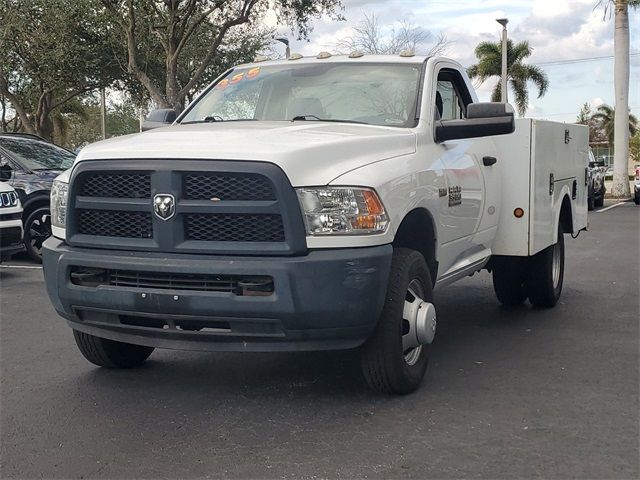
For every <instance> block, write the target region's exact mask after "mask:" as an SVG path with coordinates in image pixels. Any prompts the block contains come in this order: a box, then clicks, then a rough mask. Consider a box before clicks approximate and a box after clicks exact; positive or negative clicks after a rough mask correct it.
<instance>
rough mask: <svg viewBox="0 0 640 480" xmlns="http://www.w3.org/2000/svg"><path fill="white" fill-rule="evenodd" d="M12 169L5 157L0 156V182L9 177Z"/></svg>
mask: <svg viewBox="0 0 640 480" xmlns="http://www.w3.org/2000/svg"><path fill="white" fill-rule="evenodd" d="M12 172H13V169H12V168H11V164H10V163H9V162H8V161H7V159H5V158H0V182H6V181H7V180H10V179H11V173H12Z"/></svg>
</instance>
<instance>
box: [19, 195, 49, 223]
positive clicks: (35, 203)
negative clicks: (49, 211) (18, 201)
mask: <svg viewBox="0 0 640 480" xmlns="http://www.w3.org/2000/svg"><path fill="white" fill-rule="evenodd" d="M48 205H49V197H48V196H45V195H37V196H34V197H31V198H29V199H27V200H26V201H25V202H24V204H23V205H22V206H23V208H24V211H23V212H22V219H23V221H25V220H26V219H27V217H28V216H29V214H30V213H31V212H33V211H34V210H35V209H36V208H39V207H43V206H48Z"/></svg>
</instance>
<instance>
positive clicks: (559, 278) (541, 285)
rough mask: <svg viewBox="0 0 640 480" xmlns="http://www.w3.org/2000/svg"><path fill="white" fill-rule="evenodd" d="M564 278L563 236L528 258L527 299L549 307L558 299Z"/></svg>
mask: <svg viewBox="0 0 640 480" xmlns="http://www.w3.org/2000/svg"><path fill="white" fill-rule="evenodd" d="M563 280H564V236H563V234H562V231H561V230H559V231H558V241H557V242H556V243H555V244H554V245H550V246H549V247H547V248H545V249H544V250H542V251H541V252H539V253H537V254H535V255H534V256H533V257H531V258H530V259H529V272H528V275H527V279H526V288H527V294H528V296H529V301H530V302H531V304H532V305H533V306H534V307H539V308H551V307H553V306H554V305H555V304H556V303H558V300H559V299H560V294H561V293H562V283H563Z"/></svg>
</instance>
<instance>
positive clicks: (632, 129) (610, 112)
mask: <svg viewBox="0 0 640 480" xmlns="http://www.w3.org/2000/svg"><path fill="white" fill-rule="evenodd" d="M615 118H616V111H615V109H614V108H613V107H611V106H609V105H600V106H599V107H598V109H597V110H596V113H594V114H593V115H591V120H595V121H596V122H597V124H598V128H599V129H601V131H602V132H603V134H604V135H605V136H606V137H607V140H608V141H609V146H611V145H614V133H615ZM639 127H640V125H638V119H637V118H636V117H635V116H634V115H631V114H629V135H630V136H631V137H633V136H634V135H635V134H636V132H637V131H638V128H639Z"/></svg>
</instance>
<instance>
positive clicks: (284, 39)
mask: <svg viewBox="0 0 640 480" xmlns="http://www.w3.org/2000/svg"><path fill="white" fill-rule="evenodd" d="M274 40H275V41H276V42H280V43H284V44H285V45H286V47H287V49H286V50H285V54H284V55H285V57H286V58H289V57H290V56H291V48H289V39H288V38H287V37H278V38H274Z"/></svg>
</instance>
